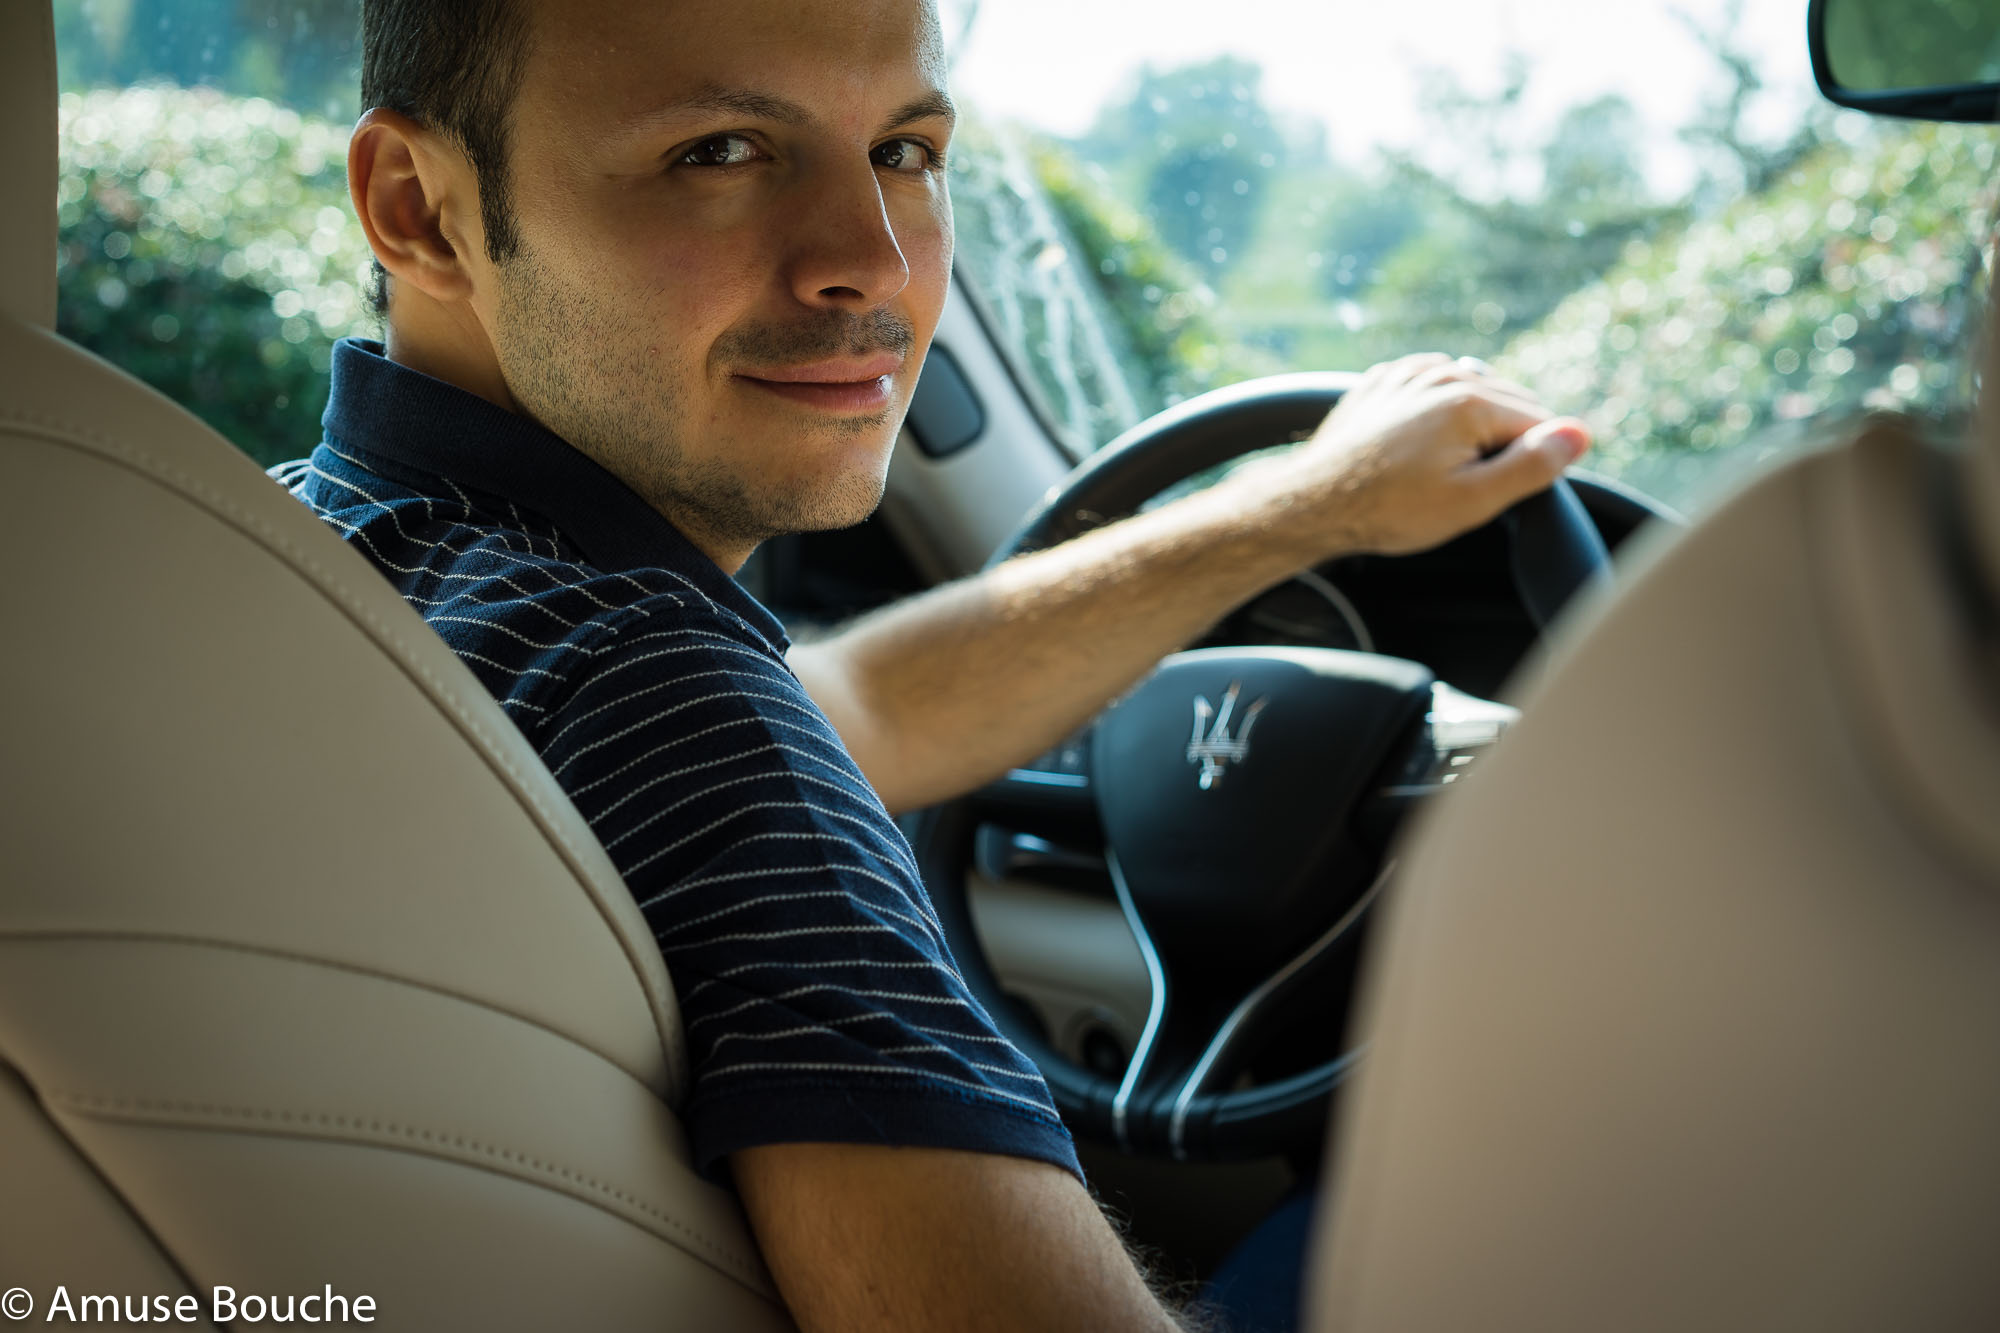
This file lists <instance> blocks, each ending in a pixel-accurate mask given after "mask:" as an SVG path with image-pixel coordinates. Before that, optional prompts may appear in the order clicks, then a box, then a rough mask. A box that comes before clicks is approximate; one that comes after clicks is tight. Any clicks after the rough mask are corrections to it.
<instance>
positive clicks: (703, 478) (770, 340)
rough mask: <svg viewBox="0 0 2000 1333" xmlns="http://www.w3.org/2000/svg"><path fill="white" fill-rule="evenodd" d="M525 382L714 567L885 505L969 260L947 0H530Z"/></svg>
mask: <svg viewBox="0 0 2000 1333" xmlns="http://www.w3.org/2000/svg"><path fill="white" fill-rule="evenodd" d="M526 2H527V3H529V4H530V7H531V9H532V21H531V25H530V27H531V37H530V43H529V52H528V57H527V61H526V64H525V68H524V70H523V74H522V79H521V86H520V90H519V93H518V96H517V99H516V101H515V104H514V113H513V120H512V125H511V135H510V150H511V151H510V167H511V172H512V177H511V179H512V183H513V203H514V212H515V214H516V217H517V221H518V231H519V236H520V239H521V248H520V250H519V252H518V253H517V254H516V255H514V256H513V257H512V258H510V259H508V260H505V261H503V262H502V263H500V264H499V265H497V266H495V267H494V268H493V269H492V270H491V271H490V272H489V274H488V275H487V278H488V280H487V282H485V283H483V284H481V285H482V286H483V287H484V288H485V290H484V292H482V294H481V295H480V296H478V297H475V302H476V304H478V305H481V306H483V307H484V308H483V309H482V310H481V312H480V313H481V315H482V318H483V322H485V324H486V326H487V328H488V329H489V331H490V334H491V336H492V338H493V341H494V343H495V350H496V353H497V355H498V358H499V362H500V367H501V371H502V373H503V375H504V376H505V378H506V381H507V386H508V389H509V391H510V392H511V393H512V394H513V396H514V398H515V401H516V402H517V403H518V404H519V406H520V407H521V408H522V409H523V410H525V411H526V412H528V413H530V414H531V415H533V416H534V417H535V418H537V419H538V420H539V421H541V422H542V424H544V425H545V426H547V427H549V428H550V429H551V430H553V431H555V432H556V433H557V434H559V435H561V436H563V437H564V438H565V439H566V440H568V441H569V442H570V443H571V444H572V445H574V446H576V447H577V448H579V449H582V450H583V451H584V452H585V453H587V454H589V455H591V456H592V457H593V458H595V459H596V460H597V461H598V462H599V463H601V464H603V465H604V466H605V467H607V468H608V469H609V470H610V471H612V472H613V473H615V474H616V475H618V476H619V477H620V478H621V479H622V480H624V481H625V482H626V484H628V485H630V486H631V487H632V488H633V489H634V490H636V491H638V492H639V493H640V494H641V495H643V496H645V497H646V499H647V500H649V501H651V502H652V504H653V505H654V506H655V507H656V508H658V509H659V510H660V511H661V512H662V513H664V514H666V515H667V516H668V517H669V518H670V519H672V520H674V521H675V522H676V523H678V524H680V525H681V526H682V527H683V529H684V530H685V531H686V532H687V533H688V535H689V536H690V537H691V538H693V539H694V540H695V541H696V542H697V543H698V544H700V545H702V546H703V547H704V548H705V549H707V550H708V551H709V552H710V553H711V554H712V555H715V556H716V558H717V559H718V560H719V561H723V562H724V563H729V562H731V561H734V560H740V559H741V558H742V557H743V556H746V555H747V554H748V553H749V551H750V549H751V548H752V547H754V546H755V545H756V543H757V542H759V541H761V540H763V539H764V538H766V537H770V536H773V535H776V534H778V533H781V532H792V531H808V530H813V529H821V528H830V527H843V526H847V525H849V524H852V523H856V522H859V521H860V520H861V519H863V518H865V517H866V516H867V515H868V514H869V513H870V512H871V511H872V510H873V509H874V507H875V505H876V504H877V502H878V501H879V500H880V499H881V494H882V484H883V478H884V475H885V474H886V471H887V468H888V460H889V451H890V448H891V446H892V445H893V444H894V442H895V437H896V432H897V429H898V427H899V426H900V424H901V422H902V419H903V414H904V411H905V409H906V408H907V407H908V405H909V399H910V392H911V389H912V387H913V386H914V384H915V381H916V377H917V371H918V368H919V367H920V366H921V365H922V362H923V358H924V352H925V350H926V348H927V347H928V346H929V344H930V338H931V333H932V331H933V330H934V329H935V328H936V325H937V319H938V314H939V311H940V310H941V308H942V307H943V304H944V299H945V293H946V289H947V284H948V280H949V274H950V269H951V205H950V200H949V197H948V196H947V194H946V189H945V179H944V163H943V155H944V150H945V147H946V145H947V143H948V141H949V139H950V135H951V129H952V122H951V113H950V108H949V103H948V102H946V101H945V97H944V66H943V59H942V54H941V48H940V43H939V40H938V34H937V25H936V21H935V17H934V15H933V14H932V13H931V12H930V8H929V3H928V0H674V3H671V4H641V5H634V4H630V3H626V2H624V0H526Z"/></svg>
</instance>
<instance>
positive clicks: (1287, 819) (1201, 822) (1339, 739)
mask: <svg viewBox="0 0 2000 1333" xmlns="http://www.w3.org/2000/svg"><path fill="white" fill-rule="evenodd" d="M1431 680H1432V676H1431V672H1430V670H1429V668H1427V667H1424V666H1422V665H1420V664H1418V663H1416V662H1408V661H1404V660H1402V659H1400V658H1394V657H1382V656H1377V655H1375V654H1373V653H1355V652H1343V651H1340V650H1338V649H1331V648H1279V647H1270V648H1257V647H1250V648H1209V649H1200V650H1197V651H1194V652H1186V653H1177V654H1175V655H1174V656H1172V657H1170V658H1168V659H1167V660H1166V661H1165V663H1163V664H1162V666H1161V667H1160V669H1159V670H1158V671H1157V672H1155V673H1154V674H1153V675H1152V676H1151V677H1150V678H1149V679H1147V680H1146V681H1145V682H1144V683H1143V684H1141V685H1140V686H1139V687H1138V688H1137V689H1135V690H1134V691H1133V692H1132V693H1131V694H1130V695H1129V696H1127V697H1126V698H1125V699H1124V700H1122V701H1121V702H1120V703H1119V704H1118V705H1117V706H1116V707H1114V708H1113V709H1111V710H1110V711H1109V712H1108V713H1106V714H1105V715H1104V716H1103V717H1101V718H1100V719H1099V720H1098V723H1097V725H1096V727H1095V728H1094V729H1093V736H1092V747H1093V748H1092V757H1091V771H1092V773H1094V774H1095V775H1096V797H1097V803H1098V811H1099V814H1100V817H1101V818H1102V820H1103V826H1104V832H1105V837H1106V840H1107V842H1108V843H1109V845H1110V848H1111V850H1112V852H1113V854H1114V855H1116V856H1117V857H1118V859H1119V861H1120V863H1121V865H1122V866H1123V868H1124V873H1125V876H1126V879H1127V882H1128V883H1129V884H1130V886H1131V892H1132V896H1133V900H1134V906H1135V908H1136V910H1137V911H1138V913H1139V915H1140V917H1141V918H1142V919H1143V921H1144V922H1145V925H1146V928H1147V930H1148V931H1149V932H1151V934H1152V936H1153V938H1154V942H1155V944H1156V945H1157V946H1158V947H1159V948H1160V949H1161V951H1162V953H1163V954H1168V955H1173V956H1177V957H1182V958H1189V959H1193V958H1197V957H1198V958H1199V959H1200V960H1201V964H1202V965H1201V966H1200V968H1199V969H1198V974H1199V975H1201V976H1203V977H1205V978H1213V979H1215V980H1216V981H1217V982H1222V981H1224V980H1225V974H1226V976H1227V977H1229V978H1234V977H1237V976H1241V975H1244V974H1253V975H1256V974H1262V973H1264V972H1266V971H1268V970H1269V968H1270V967H1271V966H1273V965H1274V964H1276V963H1277V962H1279V961H1281V960H1282V959H1283V958H1285V957H1286V956H1288V955H1289V953H1290V952H1292V951H1294V950H1296V948H1297V941H1298V940H1300V939H1301V938H1310V937H1311V936H1312V935H1314V934H1316V933H1317V932H1318V931H1320V930H1322V929H1324V928H1325V926H1326V925H1327V924H1328V923H1329V922H1330V921H1332V920H1333V919H1334V918H1336V917H1337V916H1339V915H1340V913H1341V912H1342V911H1343V910H1344V909H1345V907H1346V905H1347V904H1348V903H1349V902H1351V901H1352V899H1353V898H1354V897H1355V896H1357V895H1358V894H1359V893H1360V892H1362V891H1363V890H1364V889H1365V888H1366V887H1367V881H1368V876H1369V868H1368V865H1367V862H1368V860H1369V859H1370V858H1369V857H1368V856H1367V855H1366V854H1364V853H1363V852H1361V851H1360V850H1358V849H1357V848H1355V847H1354V845H1353V839H1352V837H1351V834H1350V833H1349V822H1350V821H1349V819H1348V813H1349V811H1350V810H1351V809H1352V808H1353V807H1354V805H1355V804H1356V803H1357V802H1359V801H1360V800H1361V799H1362V797H1363V796H1364V795H1365V794H1367V792H1369V791H1370V790H1372V788H1373V786H1374V785H1376V782H1377V781H1379V774H1380V772H1381V770H1382V769H1383V768H1384V766H1385V765H1387V764H1389V763H1390V761H1391V759H1392V757H1393V756H1397V755H1400V754H1401V752H1402V750H1403V749H1405V748H1407V746H1408V743H1409V739H1410V736H1411V734H1412V733H1413V732H1414V731H1415V730H1416V729H1417V728H1418V727H1420V726H1421V724H1422V719H1423V715H1424V712H1425V710H1426V709H1427V708H1428V707H1429V704H1430V699H1431ZM1343 872H1345V873H1343ZM1343 881H1348V882H1343Z"/></svg>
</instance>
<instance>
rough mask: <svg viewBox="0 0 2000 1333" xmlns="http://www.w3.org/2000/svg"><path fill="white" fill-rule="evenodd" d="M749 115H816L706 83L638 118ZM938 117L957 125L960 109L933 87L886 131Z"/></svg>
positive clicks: (782, 118)
mask: <svg viewBox="0 0 2000 1333" xmlns="http://www.w3.org/2000/svg"><path fill="white" fill-rule="evenodd" d="M690 114H693V115H715V114H725V115H732V116H748V117H750V118H751V119H753V120H770V121H776V122H777V123H778V124H780V125H804V124H806V123H807V122H809V121H810V120H811V119H812V118H813V117H812V113H811V112H809V111H807V110H806V109H805V107H803V106H801V105H799V104H798V103H797V102H794V101H791V100H789V99H787V98H783V97H777V96H773V95H772V94H770V93H760V92H757V91H755V90H754V89H750V88H729V87H725V86H724V85H722V84H719V83H710V84H704V85H702V86H701V87H699V88H697V89H695V90H694V91H693V92H691V93H689V94H687V95H686V96H685V97H676V98H674V99H673V100H672V101H671V102H665V103H662V104H660V105H658V106H653V107H648V108H647V109H646V110H645V111H644V112H643V113H642V114H640V115H639V116H637V117H635V120H637V121H640V122H652V121H661V120H667V119H670V118H672V117H675V116H685V115H690ZM935 117H942V118H943V119H945V120H947V121H950V122H952V123H953V124H956V123H957V121H958V108H957V107H956V106H954V105H953V104H952V100H951V99H950V98H949V97H947V96H945V94H944V93H943V92H942V91H939V90H935V89H934V90H932V91H931V92H928V93H925V94H924V95H923V96H921V97H918V98H915V99H913V100H911V101H909V102H905V103H904V104H903V105H902V106H900V107H897V108H896V110H895V111H893V112H891V113H890V115H889V119H888V120H887V121H886V122H885V123H884V124H883V126H882V128H883V130H884V131H885V132H886V131H889V130H897V129H901V128H902V127H903V126H905V125H910V124H914V123H915V122H917V121H920V120H930V119H933V118H935Z"/></svg>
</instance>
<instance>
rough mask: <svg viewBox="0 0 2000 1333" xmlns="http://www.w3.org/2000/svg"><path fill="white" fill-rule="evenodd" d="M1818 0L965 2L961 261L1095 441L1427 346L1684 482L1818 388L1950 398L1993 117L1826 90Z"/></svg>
mask: <svg viewBox="0 0 2000 1333" xmlns="http://www.w3.org/2000/svg"><path fill="white" fill-rule="evenodd" d="M1804 10H1805V6H1804V5H1803V4H1802V3H1799V0H1740V2H1739V0H1628V3H1624V4H1620V5H1615V6H1597V7H1584V6H1578V5H1575V4H1573V3H1571V0H1438V3H1435V4H1432V5H1427V6H1424V7H1423V8H1422V11H1421V19H1419V16H1418V12H1417V11H1412V10H1409V9H1407V8H1403V9H1399V8H1397V7H1394V6H1382V7H1374V6H1353V5H1327V4H1324V3H1313V2H1309V3H1283V2H1281V0H1234V3H1231V4H1230V5H1228V6H1227V7H1226V8H1225V7H1221V6H1216V5H1213V4H1198V3H1194V0H1157V3H1155V4H1154V5H1151V6H1148V8H1147V11H1146V19H1145V21H1144V22H1134V21H1133V18H1132V11H1131V10H1130V8H1129V6H1126V5H1123V4H1121V3H1119V2H1118V0H1060V2H1059V3H1058V2H1057V0H1009V2H1008V3H1006V4H984V5H982V4H977V3H972V2H970V0H967V2H966V3H960V4H957V5H955V6H951V7H948V9H947V14H948V26H949V28H950V33H951V40H952V44H953V60H954V64H953V82H954V89H955V93H956V95H957V96H958V98H959V100H960V101H961V103H962V104H963V106H964V108H965V110H966V112H967V113H968V119H969V120H970V122H971V124H970V127H969V133H968V135H967V140H968V145H967V146H968V149H969V150H970V151H968V152H966V153H965V154H964V155H963V156H962V157H961V159H960V166H959V168H958V175H957V177H956V180H955V184H954V191H955V194H954V198H955V202H956V206H957V210H958V220H959V247H960V249H959V257H960V271H961V273H962V274H963V275H964V276H966V277H968V278H969V279H970V280H971V281H972V283H973V284H974V286H975V287H976V289H977V290H978V291H979V292H980V293H981V294H982V296H983V305H984V306H985V307H986V310H987V312H988V322H989V324H990V325H991V326H992V327H993V328H994V329H995V330H996V331H997V332H998V333H999V334H1000V336H1001V338H1002V340H1003V341H1004V342H1005V343H1006V344H1007V346H1008V348H1009V350H1010V352H1011V353H1012V355H1013V356H1014V357H1015V358H1016V359H1017V361H1018V363H1019V364H1020V365H1021V366H1022V367H1023V368H1024V370H1025V372H1026V373H1025V376H1024V377H1025V378H1026V379H1027V380H1028V381H1029V382H1030V383H1032V384H1033V385H1034V386H1035V388H1036V390H1037V391H1038V392H1039V393H1040V394H1041V396H1042V398H1043V400H1044V405H1045V407H1046V408H1047V410H1048V413H1049V415H1050V416H1051V417H1053V418H1054V419H1055V420H1057V421H1058V422H1060V423H1061V424H1062V426H1063V428H1064V429H1066V430H1067V431H1068V432H1069V434H1070V436H1071V438H1072V440H1073V441H1074V442H1075V443H1076V444H1078V445H1079V446H1081V447H1085V448H1089V447H1096V446H1101V445H1102V444H1104V443H1106V442H1107V441H1108V440H1110V439H1111V438H1112V437H1113V436H1115V435H1116V434H1117V433H1118V432H1119V431H1121V430H1123V429H1125V428H1126V427H1129V426H1131V425H1132V424H1134V423H1135V422H1136V421H1138V420H1140V419H1142V418H1144V417H1145V416H1147V415H1149V414H1151V413H1152V412H1155V411H1158V410H1159V409H1160V408H1161V407H1163V406H1165V405H1167V404H1170V403H1172V402H1175V401H1177V400H1179V399H1181V398H1184V397H1186V396H1188V395H1190V394H1194V393H1198V392H1200V391H1202V390H1205V389H1209V388H1214V387H1217V386H1220V385H1224V384H1228V383H1231V382H1234V381H1237V380H1241V379H1245V378H1248V377H1250V376H1253V375H1258V374H1264V373H1270V372H1274V371H1283V370H1295V369H1361V368H1363V367H1365V366H1367V365H1369V364H1371V363H1372V362H1374V361H1377V360H1380V359H1382V358H1386V357H1391V356H1395V355H1399V354H1402V353H1405V352H1410V351H1418V350H1431V349H1435V350H1442V351H1448V352H1452V353H1458V354H1472V355H1477V356H1480V357H1483V358H1486V359H1488V360H1490V361H1492V362H1493V363H1494V364H1495V365H1497V366H1498V367H1499V368H1500V369H1502V370H1503V371H1505V372H1507V373H1509V374H1511V375H1513V376H1514V377H1516V378H1518V379H1520V380H1522V381H1523V382H1525V383H1527V384H1529V385H1531V386H1533V387H1534V388H1535V389H1536V390H1537V391H1539V392H1540V393H1541V394H1543V395H1544V396H1545V397H1546V398H1547V399H1548V400H1549V401H1550V402H1551V403H1552V404H1554V405H1555V406H1556V407H1558V408H1560V409H1562V410H1565V411H1571V412H1576V413H1578V414H1580V415H1582V416H1583V417H1585V418H1586V419H1588V420H1589V421H1590V422H1591V423H1592V424H1593V425H1594V426H1595V427H1596V430H1597V434H1598V438H1599V445H1598V447H1597V449H1596V451H1595V452H1594V454H1593V455H1592V456H1591V459H1590V460H1589V461H1590V465H1591V466H1593V467H1595V468H1598V469H1600V470H1603V471H1606V472H1609V473H1612V474H1614V475H1617V476H1620V477H1623V478H1625V479H1627V480H1629V481H1631V482H1633V483H1635V484H1637V485H1639V486H1640V487H1642V488H1643V489H1646V490H1648V491H1650V492H1652V493H1654V494H1656V495H1659V496H1661V497H1662V498H1665V499H1667V500H1668V501H1670V502H1672V503H1675V504H1677V505H1680V506H1682V507H1683V508H1698V507H1699V506H1700V505H1701V504H1702V503H1704V501H1705V498H1706V497H1707V496H1710V495H1712V494H1714V493H1716V492H1717V491H1718V490H1719V489H1720V488H1721V487H1722V486H1724V485H1725V484H1726V483H1728V482H1729V481H1731V480H1734V479H1735V478H1736V477H1738V476H1740V475H1741V473H1742V472H1743V471H1744V470H1746V469H1747V468H1751V467H1755V466H1757V465H1759V464H1761V463H1765V462H1768V461H1769V460H1771V459H1773V458H1775V457H1778V456H1780V455H1782V454H1783V453H1784V452H1785V451H1787V450H1789V449H1791V448H1795V447H1797V446H1798V445H1800V444H1801V443H1803V442H1806V441H1808V440H1810V439H1814V438H1821V437H1823V434H1824V432H1823V431H1816V430H1815V426H1816V425H1823V424H1824V422H1823V418H1824V417H1826V416H1827V415H1828V414H1835V415H1839V414H1844V413H1850V412H1853V411H1856V410H1859V409H1864V408H1871V407H1890V408H1906V409H1913V410H1916V411H1919V412H1926V413H1935V414H1944V415H1949V414H1951V413H1953V412H1956V411H1961V410H1962V409H1963V408H1964V406H1965V404H1966V403H1967V402H1968V401H1969V395H1970V363H1969V360H1968V351H1969V349H1970V347H1971V344H1972V342H1973V338H1974V333H1975V325H1974V324H1973V320H1974V319H1975V318H1976V310H1977V307H1978V304H1979V302H1980V300H1981V296H1982V293H1983V290H1984V287H1985V283H1986V280H1987V275H1988V273H1989V271H1990V266H1991V257H1992V231H1993V217H1994V203H1995V190H1994V184H1995V181H1996V179H2000V172H1996V170H1995V166H1996V164H1995V144H1996V131H1995V130H1994V129H1993V128H1992V127H1988V126H1938V125H1929V124H1918V123H1913V122H1894V121H1886V120H1880V119H1875V118H1870V117H1867V116H1864V115H1861V114H1859V113H1855V112H1837V111H1835V110H1834V109H1833V108H1831V107H1830V106H1828V105H1827V104H1825V103H1824V102H1823V101H1821V100H1820V99H1819V97H1818V95H1817V93H1816V92H1815V91H1814V89H1813V87H1812V83H1811V74H1810V68H1809V65H1808V61H1807V53H1806V42H1805V15H1804ZM1024 71H1032V76H1024Z"/></svg>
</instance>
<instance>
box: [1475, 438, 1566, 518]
mask: <svg viewBox="0 0 2000 1333" xmlns="http://www.w3.org/2000/svg"><path fill="white" fill-rule="evenodd" d="M1588 448H1590V427H1588V426H1586V425H1584V424H1583V423H1582V422H1581V421H1578V420H1577V419H1576V418H1575V417H1553V418H1551V419H1549V420H1547V421H1543V422H1540V423H1538V424H1536V425H1534V426H1531V427H1530V428H1528V429H1527V430H1525V431H1523V432H1522V433H1521V435H1520V436H1519V437H1518V438H1517V439H1515V440H1514V441H1513V442H1512V443H1510V444H1508V445H1507V446H1506V447H1505V448H1504V449H1502V450H1500V452H1498V453H1496V454H1494V455H1493V456H1492V457H1491V458H1489V459H1487V460H1486V461H1485V462H1483V463H1480V464H1479V465H1478V467H1477V475H1478V478H1479V480H1480V482H1481V484H1483V485H1486V486H1490V487H1492V488H1493V491H1494V494H1495V498H1497V499H1499V500H1500V501H1501V506H1502V507H1503V508H1504V507H1505V506H1506V505H1508V504H1512V503H1513V502H1514V501H1516V500H1519V499H1522V498H1524V497H1526V496H1530V495H1533V494H1534V493H1535V492H1536V491H1539V490H1541V489H1543V488H1544V487H1546V486H1548V484H1549V483H1550V482H1553V481H1554V480H1555V479H1556V478H1557V477H1560V476H1561V475H1562V472H1563V469H1564V468H1566V467H1568V466H1569V465H1570V464H1571V463H1574V462H1575V461H1576V460H1577V459H1578V458H1580V457H1582V456H1583V452H1584V450H1586V449H1588Z"/></svg>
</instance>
